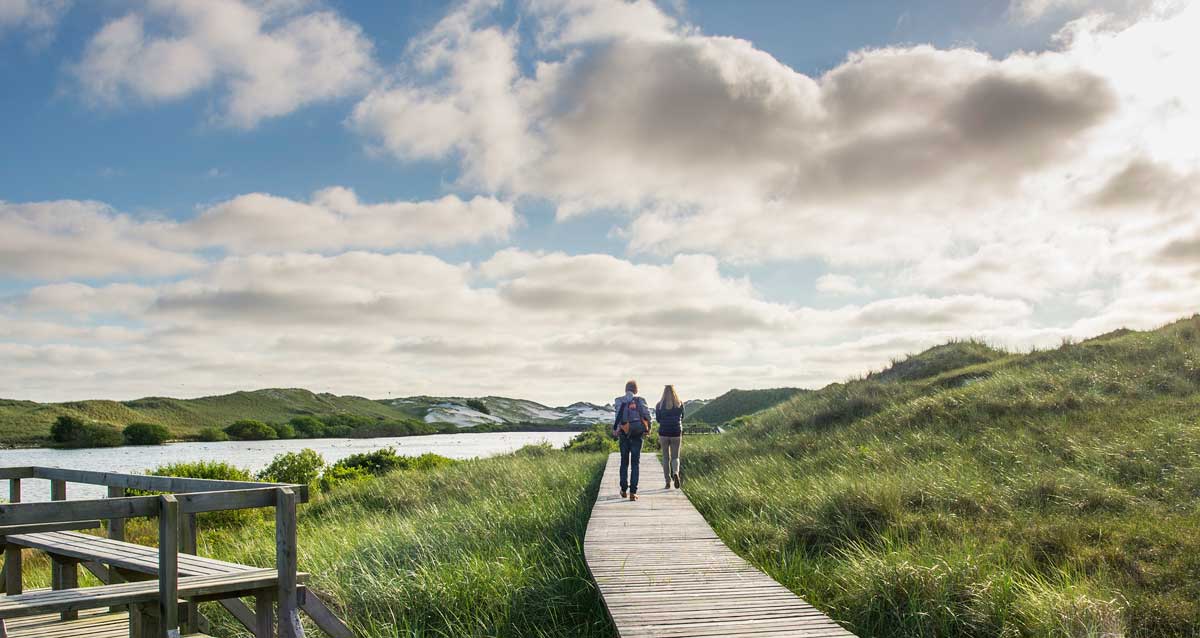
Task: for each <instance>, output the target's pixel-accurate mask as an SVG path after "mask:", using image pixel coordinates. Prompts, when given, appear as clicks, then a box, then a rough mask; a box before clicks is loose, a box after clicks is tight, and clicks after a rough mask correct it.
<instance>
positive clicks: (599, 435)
mask: <svg viewBox="0 0 1200 638" xmlns="http://www.w3.org/2000/svg"><path fill="white" fill-rule="evenodd" d="M611 432H612V428H611V427H609V426H608V424H605V423H597V424H596V425H593V426H592V427H591V429H589V430H584V431H583V432H580V433H579V434H578V435H576V437H575V438H573V439H571V441H570V442H569V443H567V445H566V446H565V447H564V448H563V449H565V450H566V451H568V452H605V453H611V452H616V451H617V440H616V439H614V438H613V437H612V434H611Z"/></svg>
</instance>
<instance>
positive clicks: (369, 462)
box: [333, 447, 408, 476]
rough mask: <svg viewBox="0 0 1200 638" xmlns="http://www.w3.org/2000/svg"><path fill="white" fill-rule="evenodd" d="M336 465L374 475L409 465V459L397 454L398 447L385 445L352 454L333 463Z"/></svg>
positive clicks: (380, 474)
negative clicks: (381, 447) (373, 449)
mask: <svg viewBox="0 0 1200 638" xmlns="http://www.w3.org/2000/svg"><path fill="white" fill-rule="evenodd" d="M333 466H334V467H340V468H358V469H360V470H362V471H364V472H366V473H367V474H371V475H374V476H382V475H384V474H387V473H388V472H391V471H392V470H398V469H402V468H405V467H408V463H407V460H406V459H405V458H404V457H402V456H398V455H397V454H396V448H391V447H385V448H383V449H379V450H375V451H374V452H362V453H359V454H351V455H350V456H347V457H346V458H344V459H342V460H340V461H338V462H337V463H334V464H333Z"/></svg>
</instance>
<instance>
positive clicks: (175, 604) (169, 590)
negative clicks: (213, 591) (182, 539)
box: [156, 494, 179, 638]
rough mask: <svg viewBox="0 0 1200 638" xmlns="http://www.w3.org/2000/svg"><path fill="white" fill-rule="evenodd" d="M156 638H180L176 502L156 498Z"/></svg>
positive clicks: (162, 497) (169, 496) (163, 497)
mask: <svg viewBox="0 0 1200 638" xmlns="http://www.w3.org/2000/svg"><path fill="white" fill-rule="evenodd" d="M158 502H159V511H158V635H157V637H156V638H179V501H178V500H176V499H175V497H174V496H173V495H171V494H163V495H162V496H159V497H158Z"/></svg>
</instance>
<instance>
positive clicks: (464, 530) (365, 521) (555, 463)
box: [201, 448, 614, 638]
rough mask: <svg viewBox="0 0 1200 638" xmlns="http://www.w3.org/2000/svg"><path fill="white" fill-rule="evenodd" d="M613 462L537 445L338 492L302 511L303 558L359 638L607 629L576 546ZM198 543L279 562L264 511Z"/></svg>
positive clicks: (227, 627) (208, 549)
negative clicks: (603, 473) (605, 470)
mask: <svg viewBox="0 0 1200 638" xmlns="http://www.w3.org/2000/svg"><path fill="white" fill-rule="evenodd" d="M604 461H605V457H604V456H602V455H596V454H566V453H563V452H559V451H547V450H542V449H536V448H535V449H531V450H526V451H525V452H522V453H517V454H513V455H508V456H503V457H496V458H491V459H483V460H478V461H469V462H464V463H459V464H455V465H453V466H447V467H440V468H435V469H431V470H426V471H418V470H403V471H400V472H395V473H392V474H389V475H387V476H385V477H383V478H381V479H377V480H371V481H366V482H363V483H359V484H355V485H351V486H349V487H348V488H346V489H338V490H335V491H334V492H331V493H330V494H329V495H326V496H324V497H321V498H319V499H318V500H316V501H315V502H314V503H312V504H310V505H307V506H305V507H304V508H302V510H301V515H300V521H299V547H300V557H299V560H300V565H301V567H302V569H304V570H306V571H309V572H311V573H312V574H313V577H312V580H311V581H310V585H311V586H312V587H314V588H315V589H316V590H317V591H320V592H322V594H323V595H325V596H327V597H328V598H329V599H331V600H332V602H333V603H334V604H335V605H336V606H337V607H338V608H339V609H340V610H341V613H340V615H341V617H342V618H344V619H345V620H346V621H347V622H348V623H349V624H350V625H351V627H352V628H353V629H354V631H355V632H356V635H359V636H362V637H363V638H372V637H378V638H383V637H388V638H391V637H394V636H513V637H516V636H531V637H550V636H564V637H565V636H584V637H589V636H592V637H608V636H612V635H614V631H613V629H612V627H611V625H610V624H609V621H608V619H607V616H606V615H605V613H604V610H603V607H602V606H601V602H600V599H599V596H598V595H597V593H596V590H595V587H594V585H593V584H592V583H591V580H590V579H589V577H588V572H587V568H586V565H585V563H584V561H583V555H582V550H581V547H582V542H583V533H584V530H585V529H586V527H587V518H588V515H589V513H590V512H591V506H592V502H593V501H594V500H595V494H596V489H597V485H598V482H599V478H600V473H601V470H602V467H603V464H604ZM201 542H202V548H201V553H203V554H205V555H209V556H217V557H221V558H225V559H230V560H236V561H240V562H245V563H248V564H255V565H271V564H273V561H274V555H275V554H274V552H275V546H274V536H273V533H272V526H271V524H270V523H269V522H265V521H264V522H260V523H254V524H252V525H251V526H250V527H249V528H248V529H247V528H233V529H226V530H215V531H210V532H208V533H205V534H203V535H202V539H201ZM216 633H217V635H219V636H235V635H240V634H239V632H238V631H237V627H236V626H235V625H234V624H233V621H231V620H228V619H227V620H225V621H224V622H223V623H222V624H221V626H220V627H219V629H218V631H217V632H216ZM314 635H316V634H314Z"/></svg>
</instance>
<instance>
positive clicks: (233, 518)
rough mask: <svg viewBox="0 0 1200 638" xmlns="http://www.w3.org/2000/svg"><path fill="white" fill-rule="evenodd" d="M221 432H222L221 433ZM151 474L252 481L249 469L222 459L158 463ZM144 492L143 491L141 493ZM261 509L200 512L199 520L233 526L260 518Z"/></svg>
mask: <svg viewBox="0 0 1200 638" xmlns="http://www.w3.org/2000/svg"><path fill="white" fill-rule="evenodd" d="M222 434H223V433H222ZM147 474H149V475H151V476H180V477H187V478H198V479H211V480H214V481H253V480H254V477H253V476H251V475H250V470H246V469H242V468H240V467H237V466H236V465H232V464H229V463H226V462H224V461H190V462H189V461H185V462H181V463H169V464H167V465H160V466H158V467H156V468H154V469H153V470H150V471H149V472H147ZM143 494H145V493H143ZM262 516H263V510H251V509H247V510H227V511H223V512H207V513H204V514H200V522H201V523H203V524H204V525H219V526H227V527H235V526H238V525H244V524H246V523H248V522H250V521H253V520H254V519H255V518H261V517H262Z"/></svg>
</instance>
